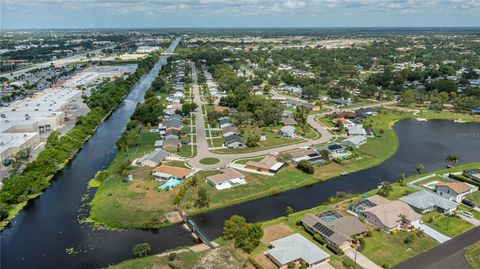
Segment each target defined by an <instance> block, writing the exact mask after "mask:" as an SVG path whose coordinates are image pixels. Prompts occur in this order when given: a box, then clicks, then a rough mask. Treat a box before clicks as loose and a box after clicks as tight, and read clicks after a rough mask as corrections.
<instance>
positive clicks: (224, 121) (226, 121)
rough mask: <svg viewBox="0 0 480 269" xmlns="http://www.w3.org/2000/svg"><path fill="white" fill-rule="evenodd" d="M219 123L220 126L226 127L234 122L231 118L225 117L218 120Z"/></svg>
mask: <svg viewBox="0 0 480 269" xmlns="http://www.w3.org/2000/svg"><path fill="white" fill-rule="evenodd" d="M218 125H219V126H220V128H225V127H227V126H232V125H233V123H232V121H231V120H230V119H227V118H223V119H220V121H219V122H218Z"/></svg>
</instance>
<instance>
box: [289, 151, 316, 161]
mask: <svg viewBox="0 0 480 269" xmlns="http://www.w3.org/2000/svg"><path fill="white" fill-rule="evenodd" d="M311 154H317V152H316V151H314V150H313V149H297V150H295V151H292V152H290V156H292V159H296V158H299V157H303V156H306V155H311Z"/></svg>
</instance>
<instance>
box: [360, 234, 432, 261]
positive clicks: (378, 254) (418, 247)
mask: <svg viewBox="0 0 480 269" xmlns="http://www.w3.org/2000/svg"><path fill="white" fill-rule="evenodd" d="M408 234H409V233H408V232H398V233H397V234H395V235H391V234H389V233H386V232H384V231H376V230H372V236H371V237H365V248H364V249H363V250H362V253H363V254H364V255H365V256H367V257H368V258H369V259H371V260H372V261H373V262H375V263H376V264H378V265H379V266H384V267H385V268H390V267H393V266H394V265H396V264H398V263H401V262H403V261H405V260H408V259H410V258H412V257H413V256H416V255H419V254H420V253H422V252H425V251H427V250H429V249H431V248H433V247H435V246H437V245H438V243H437V241H435V240H434V239H432V238H430V237H428V236H426V235H424V236H422V237H420V238H419V237H418V236H417V235H415V239H414V240H413V242H411V243H408V244H407V243H405V242H404V241H403V240H405V238H406V237H407V236H408Z"/></svg>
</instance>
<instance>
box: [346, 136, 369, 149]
mask: <svg viewBox="0 0 480 269" xmlns="http://www.w3.org/2000/svg"><path fill="white" fill-rule="evenodd" d="M341 143H342V145H345V146H347V147H352V148H358V147H360V146H361V145H363V144H365V143H367V137H365V136H353V137H350V138H348V139H345V140H342V142H341Z"/></svg>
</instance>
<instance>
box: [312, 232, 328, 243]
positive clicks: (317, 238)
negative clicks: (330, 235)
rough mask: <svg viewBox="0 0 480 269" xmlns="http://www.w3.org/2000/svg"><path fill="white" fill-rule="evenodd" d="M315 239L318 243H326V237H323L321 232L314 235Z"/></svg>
mask: <svg viewBox="0 0 480 269" xmlns="http://www.w3.org/2000/svg"><path fill="white" fill-rule="evenodd" d="M313 239H315V241H317V242H318V243H320V244H322V245H325V243H326V242H325V239H323V237H322V236H321V235H319V234H315V235H314V236H313Z"/></svg>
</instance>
